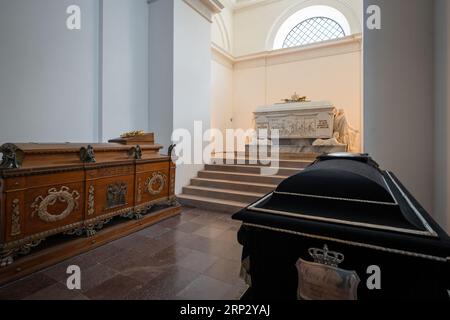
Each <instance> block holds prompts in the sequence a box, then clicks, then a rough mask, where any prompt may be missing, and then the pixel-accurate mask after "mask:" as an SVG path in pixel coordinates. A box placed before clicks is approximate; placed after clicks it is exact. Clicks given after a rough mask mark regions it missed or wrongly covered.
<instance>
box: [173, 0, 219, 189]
mask: <svg viewBox="0 0 450 320" xmlns="http://www.w3.org/2000/svg"><path fill="white" fill-rule="evenodd" d="M164 1H166V0H164ZM174 23H175V28H174V82H173V88H174V95H173V96H174V101H173V127H174V129H175V130H176V129H187V130H188V131H189V132H191V134H192V138H194V122H195V121H201V122H202V123H203V130H208V129H209V128H210V127H211V90H212V89H211V42H210V41H211V23H210V22H209V21H208V20H206V19H205V18H204V17H202V16H201V15H200V14H198V13H197V12H196V11H194V10H193V9H192V8H191V7H189V6H188V5H187V4H186V3H185V2H184V1H179V0H174ZM200 147H201V146H200ZM201 150H203V149H201ZM202 167H203V165H182V166H180V167H178V168H177V191H176V192H177V193H180V192H181V191H182V190H181V189H182V187H183V186H186V185H188V184H189V183H190V179H191V178H193V177H195V176H196V175H197V172H198V170H200V169H201V168H202Z"/></svg>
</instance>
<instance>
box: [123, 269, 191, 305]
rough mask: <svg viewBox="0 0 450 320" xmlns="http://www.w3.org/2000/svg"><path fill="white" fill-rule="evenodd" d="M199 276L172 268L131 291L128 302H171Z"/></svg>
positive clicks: (188, 271)
mask: <svg viewBox="0 0 450 320" xmlns="http://www.w3.org/2000/svg"><path fill="white" fill-rule="evenodd" d="M198 276H199V273H198V272H195V271H191V270H188V269H184V268H181V267H172V268H170V269H169V270H167V271H166V272H164V273H163V274H161V275H160V276H158V277H157V278H155V279H153V280H152V281H150V282H149V283H147V284H146V285H144V286H143V287H140V288H135V289H133V290H131V291H130V292H129V293H128V295H127V296H126V297H125V298H126V299H128V300H172V299H175V298H176V296H177V294H178V293H179V292H180V291H181V290H183V289H184V288H185V287H186V286H188V285H189V284H190V283H191V282H192V281H194V280H195V279H196V278H197V277H198Z"/></svg>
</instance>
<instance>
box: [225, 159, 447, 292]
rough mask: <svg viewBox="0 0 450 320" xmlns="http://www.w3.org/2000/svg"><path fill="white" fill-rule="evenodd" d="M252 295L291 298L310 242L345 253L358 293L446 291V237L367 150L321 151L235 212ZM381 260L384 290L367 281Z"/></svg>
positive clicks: (391, 174) (307, 258)
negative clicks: (356, 277) (354, 152)
mask: <svg viewBox="0 0 450 320" xmlns="http://www.w3.org/2000/svg"><path fill="white" fill-rule="evenodd" d="M233 218H234V219H236V220H241V221H242V222H243V225H242V227H241V229H240V231H239V234H238V238H239V242H240V243H241V244H242V245H243V247H244V250H243V261H245V262H246V265H247V267H248V270H247V271H248V273H249V279H251V289H250V291H249V292H250V293H249V296H250V297H252V298H254V299H267V298H269V299H296V298H297V289H298V275H297V269H296V262H297V261H298V259H299V258H301V259H304V260H309V261H311V260H312V258H311V257H310V256H309V254H308V250H309V249H310V248H313V247H314V248H322V247H323V246H324V245H327V246H328V247H329V248H330V250H333V251H337V252H341V253H343V254H344V255H345V260H344V262H343V263H342V264H341V265H339V267H340V268H343V269H346V270H354V271H356V272H357V274H358V275H359V277H360V279H361V282H360V284H359V287H358V298H359V299H361V300H366V299H421V298H424V299H448V298H449V292H448V291H447V290H450V258H449V257H450V239H449V237H448V235H447V234H446V233H445V231H444V230H443V229H442V228H441V227H440V226H439V225H438V224H437V223H436V222H435V221H434V220H433V219H432V217H431V216H430V215H429V214H428V213H427V212H426V211H425V210H424V209H423V208H422V207H421V206H420V204H419V203H418V202H417V201H416V200H415V199H414V197H413V196H412V195H411V194H410V193H409V192H408V191H407V190H406V189H405V187H404V186H403V185H402V184H401V182H400V181H399V180H398V179H397V178H396V177H395V175H394V174H393V173H391V172H388V171H382V170H380V169H379V167H378V165H377V164H376V163H375V162H374V161H373V160H372V159H371V158H370V157H369V156H368V155H351V154H334V155H325V156H322V157H319V158H318V159H317V161H316V162H315V163H313V164H312V165H311V166H309V167H308V168H306V169H305V170H304V171H302V172H301V173H300V174H298V175H295V176H293V177H291V178H288V179H287V180H285V181H284V182H282V183H281V184H280V185H279V186H278V188H277V189H276V191H275V192H273V193H270V194H269V195H267V196H266V197H264V198H263V199H261V200H260V201H258V202H256V203H254V204H252V205H250V206H249V207H248V208H246V209H244V210H242V211H240V212H238V213H236V214H235V215H234V216H233ZM371 265H376V266H379V267H380V269H381V275H382V288H381V290H370V289H369V288H367V285H366V280H367V278H368V277H369V274H368V271H367V269H368V267H369V266H371Z"/></svg>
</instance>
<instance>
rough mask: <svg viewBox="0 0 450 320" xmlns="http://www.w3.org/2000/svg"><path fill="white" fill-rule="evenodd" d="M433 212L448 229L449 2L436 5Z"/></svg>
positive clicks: (449, 116)
mask: <svg viewBox="0 0 450 320" xmlns="http://www.w3.org/2000/svg"><path fill="white" fill-rule="evenodd" d="M435 15H436V18H435V21H436V22H435V41H436V44H435V138H434V149H435V150H434V154H435V168H434V169H435V172H434V177H435V181H434V188H435V189H434V190H435V192H434V212H435V216H436V218H437V219H438V221H439V222H440V224H441V225H442V226H444V227H445V226H446V228H447V230H448V231H449V232H450V196H449V194H450V146H449V144H450V90H449V85H450V32H449V30H450V29H449V28H450V2H449V1H448V0H436V7H435Z"/></svg>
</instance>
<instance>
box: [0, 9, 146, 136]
mask: <svg viewBox="0 0 450 320" xmlns="http://www.w3.org/2000/svg"><path fill="white" fill-rule="evenodd" d="M72 4H77V5H79V6H80V7H81V19H82V20H81V21H82V29H81V30H79V31H78V30H77V31H69V30H67V28H66V19H67V14H66V8H67V7H68V6H69V5H72ZM147 10H148V7H147V3H146V0H39V1H35V0H14V1H12V0H0V143H4V142H27V141H33V142H93V141H101V140H107V139H108V138H113V137H117V135H118V134H120V133H121V132H123V131H127V130H131V129H133V130H135V129H148V124H147V123H148V122H147V120H146V119H147V112H148V102H147V101H148V91H147V87H148V85H147V83H148V80H147V74H148V72H147V70H148V68H147V52H148V45H147V36H146V34H147V24H148V12H147Z"/></svg>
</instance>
